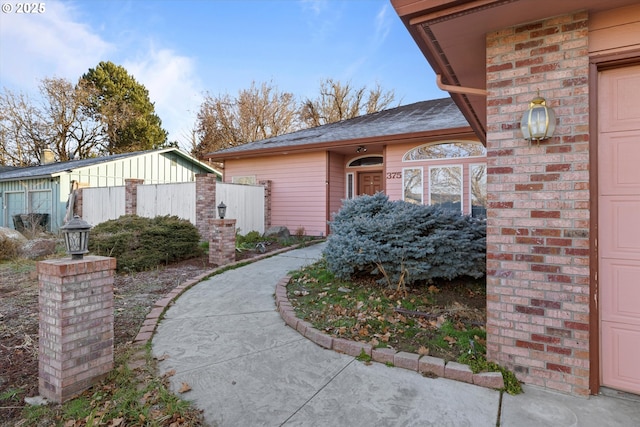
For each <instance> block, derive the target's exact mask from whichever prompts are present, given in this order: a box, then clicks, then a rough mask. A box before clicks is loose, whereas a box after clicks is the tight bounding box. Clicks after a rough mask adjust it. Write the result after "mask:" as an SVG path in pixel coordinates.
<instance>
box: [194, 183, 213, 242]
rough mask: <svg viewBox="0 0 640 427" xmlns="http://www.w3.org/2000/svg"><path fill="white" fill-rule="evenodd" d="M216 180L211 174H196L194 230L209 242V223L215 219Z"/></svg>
mask: <svg viewBox="0 0 640 427" xmlns="http://www.w3.org/2000/svg"><path fill="white" fill-rule="evenodd" d="M216 180H217V177H216V175H215V174H212V173H199V174H196V228H197V229H198V231H199V232H200V237H201V238H202V240H203V241H205V242H206V241H208V240H209V230H210V221H211V220H212V219H215V218H216Z"/></svg>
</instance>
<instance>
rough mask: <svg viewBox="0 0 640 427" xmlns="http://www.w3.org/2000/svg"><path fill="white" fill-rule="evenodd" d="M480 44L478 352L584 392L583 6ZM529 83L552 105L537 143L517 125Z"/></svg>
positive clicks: (544, 381)
mask: <svg viewBox="0 0 640 427" xmlns="http://www.w3.org/2000/svg"><path fill="white" fill-rule="evenodd" d="M486 46H487V89H488V91H489V95H488V97H487V188H488V197H489V200H488V209H487V356H488V358H489V359H491V360H493V361H496V362H498V363H500V364H502V365H505V366H507V367H509V368H511V369H513V370H514V371H515V373H516V376H517V377H518V378H519V379H520V380H521V381H524V382H525V383H529V384H535V385H540V386H543V387H547V388H551V389H556V390H560V391H563V392H568V393H574V394H579V395H586V394H589V393H590V390H589V375H590V373H589V370H590V365H589V364H590V353H589V291H590V283H589V282H590V274H589V262H590V259H589V253H590V248H589V246H590V240H589V231H590V228H589V221H590V215H589V201H590V191H589V138H590V135H589V59H588V13H587V12H578V13H575V14H570V15H564V16H558V17H554V18H550V19H547V20H543V21H538V22H533V23H529V24H524V25H521V26H517V27H512V28H506V29H502V30H499V31H496V32H492V33H489V34H488V35H487V43H486ZM538 91H539V92H540V96H542V97H544V98H545V99H546V100H547V105H550V106H551V107H552V108H553V109H554V110H555V113H556V116H557V126H556V131H555V135H554V136H553V138H551V139H548V140H545V141H541V142H540V143H539V144H538V143H536V142H535V141H534V142H531V143H529V142H528V141H526V140H525V139H524V138H523V137H522V133H521V131H520V126H519V122H520V119H521V117H522V114H523V113H524V111H525V110H526V109H527V108H528V106H529V102H530V101H531V100H532V99H533V98H534V97H535V96H536V95H537V93H538ZM593 392H595V390H593Z"/></svg>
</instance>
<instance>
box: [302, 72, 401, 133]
mask: <svg viewBox="0 0 640 427" xmlns="http://www.w3.org/2000/svg"><path fill="white" fill-rule="evenodd" d="M394 100H395V93H394V92H393V91H386V92H385V91H383V90H382V88H381V87H380V85H379V84H376V87H375V88H373V89H369V90H367V89H366V87H364V86H363V87H361V88H354V87H352V86H351V83H341V82H339V81H337V80H333V79H326V80H323V81H322V82H320V95H319V96H318V97H317V98H315V99H308V98H307V99H306V100H305V101H304V102H303V103H302V106H301V108H300V118H301V120H302V121H303V122H304V124H305V125H306V127H315V126H321V125H325V124H327V123H333V122H338V121H341V120H346V119H353V118H355V117H358V116H361V115H364V114H371V113H375V112H378V111H381V110H384V109H385V108H387V107H389V106H390V105H391V104H392V103H393V101H394Z"/></svg>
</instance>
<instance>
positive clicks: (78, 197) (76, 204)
mask: <svg viewBox="0 0 640 427" xmlns="http://www.w3.org/2000/svg"><path fill="white" fill-rule="evenodd" d="M73 192H74V193H75V200H74V201H73V212H72V213H73V214H74V215H78V216H79V217H80V218H82V200H83V198H82V188H78V189H76V190H73Z"/></svg>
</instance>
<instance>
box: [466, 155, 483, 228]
mask: <svg viewBox="0 0 640 427" xmlns="http://www.w3.org/2000/svg"><path fill="white" fill-rule="evenodd" d="M478 166H484V168H485V170H484V178H485V191H486V184H487V183H486V179H487V164H486V163H470V164H469V180H468V185H469V215H470V216H473V191H471V190H472V186H471V179H472V178H473V168H474V167H478ZM486 208H487V207H486V206H485V210H486Z"/></svg>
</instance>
